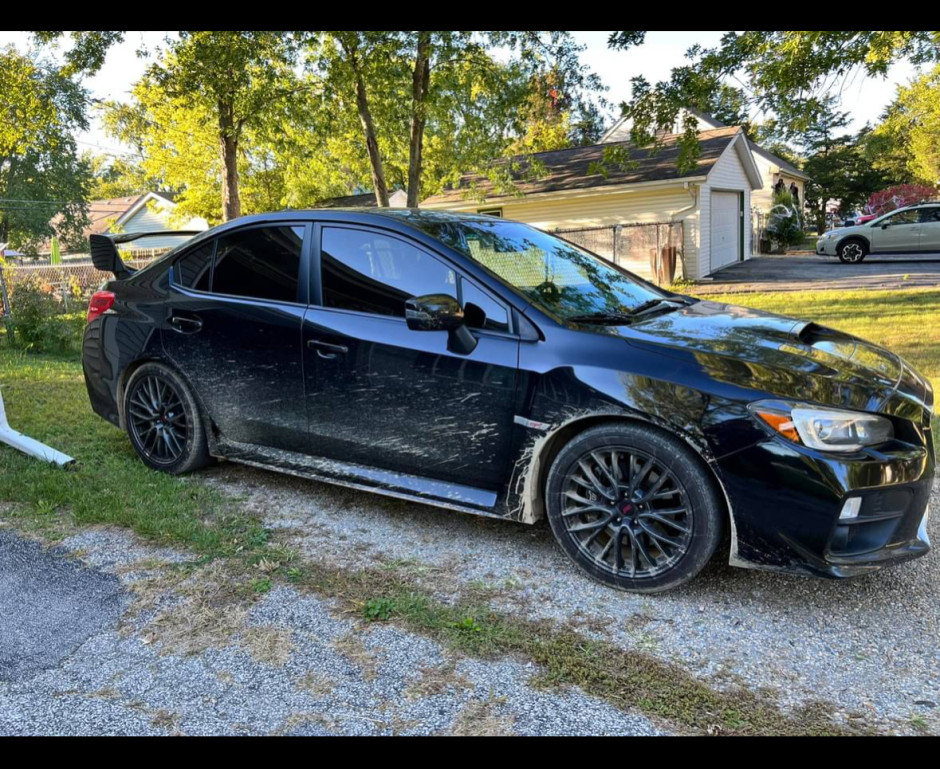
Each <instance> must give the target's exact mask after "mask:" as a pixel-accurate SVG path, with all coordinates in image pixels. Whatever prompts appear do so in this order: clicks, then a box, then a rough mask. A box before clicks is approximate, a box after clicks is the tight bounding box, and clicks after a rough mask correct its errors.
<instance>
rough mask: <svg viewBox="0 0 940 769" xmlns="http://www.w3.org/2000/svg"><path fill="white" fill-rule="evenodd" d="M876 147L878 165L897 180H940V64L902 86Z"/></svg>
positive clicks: (878, 133) (876, 132) (880, 129)
mask: <svg viewBox="0 0 940 769" xmlns="http://www.w3.org/2000/svg"><path fill="white" fill-rule="evenodd" d="M872 149H873V152H872V155H873V157H872V159H873V161H874V163H875V165H876V167H878V168H881V169H883V170H884V171H885V172H886V173H888V174H889V175H890V176H892V178H893V179H894V180H895V181H898V182H903V181H912V182H920V183H923V184H937V183H938V182H940V66H936V67H934V68H933V70H932V71H930V72H928V73H927V74H924V75H922V76H920V77H918V78H916V79H915V80H914V81H913V82H911V83H910V84H908V85H905V86H899V87H898V92H897V96H896V97H895V100H894V101H893V102H892V104H891V105H890V106H889V107H888V109H887V111H886V113H885V115H884V117H883V119H882V123H881V125H879V126H878V127H877V128H876V129H875V130H874V133H873V142H872ZM905 177H907V178H905Z"/></svg>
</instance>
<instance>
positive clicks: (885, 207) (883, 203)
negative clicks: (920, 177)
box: [865, 184, 940, 216]
mask: <svg viewBox="0 0 940 769" xmlns="http://www.w3.org/2000/svg"><path fill="white" fill-rule="evenodd" d="M938 197H940V192H938V191H937V188H936V187H931V186H929V185H926V184H896V185H895V186H894V187H888V189H886V190H881V192H876V193H874V194H873V195H872V196H871V197H870V198H869V199H868V204H867V205H866V206H865V207H866V209H868V211H867V212H868V213H869V214H875V215H876V216H881V215H882V214H887V213H889V212H890V211H893V210H894V209H896V208H904V207H905V206H913V205H916V204H917V203H923V202H924V201H927V200H936V199H937V198H938Z"/></svg>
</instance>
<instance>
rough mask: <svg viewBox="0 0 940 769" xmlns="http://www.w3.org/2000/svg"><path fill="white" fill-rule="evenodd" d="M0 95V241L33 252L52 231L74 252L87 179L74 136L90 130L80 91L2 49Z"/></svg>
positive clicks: (51, 69) (56, 72)
mask: <svg viewBox="0 0 940 769" xmlns="http://www.w3.org/2000/svg"><path fill="white" fill-rule="evenodd" d="M0 93H2V94H3V106H2V108H0V109H2V112H0V242H7V241H8V242H10V243H11V244H12V245H13V246H14V247H17V248H22V249H24V250H26V251H28V252H29V251H35V250H36V248H37V246H38V245H39V243H40V242H41V241H42V240H43V239H45V238H47V237H49V236H51V235H53V234H54V232H55V229H57V230H58V232H59V236H60V238H62V240H63V242H64V243H65V244H66V245H72V244H74V243H75V242H76V240H77V239H78V238H80V236H81V233H82V229H83V228H84V226H85V224H86V221H87V216H86V213H85V200H86V197H87V190H88V186H89V183H90V176H91V174H90V168H89V166H88V163H87V162H85V161H83V160H82V159H81V158H80V157H79V155H78V150H77V146H76V143H75V139H74V137H73V134H74V133H75V132H76V131H79V130H83V129H85V128H87V121H86V118H85V99H86V94H85V91H84V89H82V88H81V87H80V86H79V85H77V84H76V83H75V82H74V81H73V80H71V79H70V78H69V77H67V76H66V75H64V74H63V72H62V71H61V70H60V69H58V68H56V67H55V66H53V65H52V64H51V63H49V62H45V61H42V60H36V59H33V58H30V57H27V56H23V55H21V54H19V53H17V52H16V51H15V50H14V49H13V48H7V49H6V50H3V51H0ZM53 220H55V221H56V227H55V229H54V228H53V226H52V224H51V222H52V221H53Z"/></svg>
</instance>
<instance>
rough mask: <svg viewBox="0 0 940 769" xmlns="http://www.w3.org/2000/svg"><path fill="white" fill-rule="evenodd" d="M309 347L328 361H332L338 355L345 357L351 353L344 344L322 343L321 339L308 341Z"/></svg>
mask: <svg viewBox="0 0 940 769" xmlns="http://www.w3.org/2000/svg"><path fill="white" fill-rule="evenodd" d="M307 347H308V348H310V349H311V350H316V351H317V355H319V356H320V357H321V358H325V359H326V360H332V359H333V358H335V357H336V356H337V355H345V354H346V353H347V352H349V348H348V347H347V346H346V345H344V344H330V343H329V342H321V341H320V340H319V339H308V340H307Z"/></svg>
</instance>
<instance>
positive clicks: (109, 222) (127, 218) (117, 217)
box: [40, 192, 209, 254]
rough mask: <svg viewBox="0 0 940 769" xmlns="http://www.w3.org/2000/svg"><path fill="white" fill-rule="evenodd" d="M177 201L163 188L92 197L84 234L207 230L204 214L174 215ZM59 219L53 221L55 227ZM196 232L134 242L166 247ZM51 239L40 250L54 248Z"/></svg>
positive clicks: (138, 245) (145, 246) (139, 245)
mask: <svg viewBox="0 0 940 769" xmlns="http://www.w3.org/2000/svg"><path fill="white" fill-rule="evenodd" d="M175 210H176V203H174V202H173V201H172V200H170V199H169V198H168V197H166V196H165V195H161V194H160V193H159V192H144V193H141V194H138V195H129V196H127V197H121V198H109V199H107V200H89V201H88V207H87V209H86V213H87V214H88V222H89V224H88V227H86V228H85V232H84V238H85V239H86V242H87V238H88V236H89V235H101V234H104V233H106V232H160V231H161V230H207V229H209V222H207V221H206V220H205V219H203V218H202V217H201V216H195V217H187V218H185V219H182V220H178V219H177V217H175V216H174V211H175ZM55 226H56V221H55V220H53V221H52V227H53V229H55ZM191 237H192V235H184V236H182V237H173V236H158V237H153V238H141V239H140V240H138V241H135V242H134V246H133V247H134V248H135V249H156V250H165V249H169V248H173V247H174V246H178V245H179V244H180V243H183V242H185V241H186V240H188V239H189V238H191ZM50 248H51V242H50V243H46V244H44V246H43V248H41V249H40V254H48V253H49V252H50Z"/></svg>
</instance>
